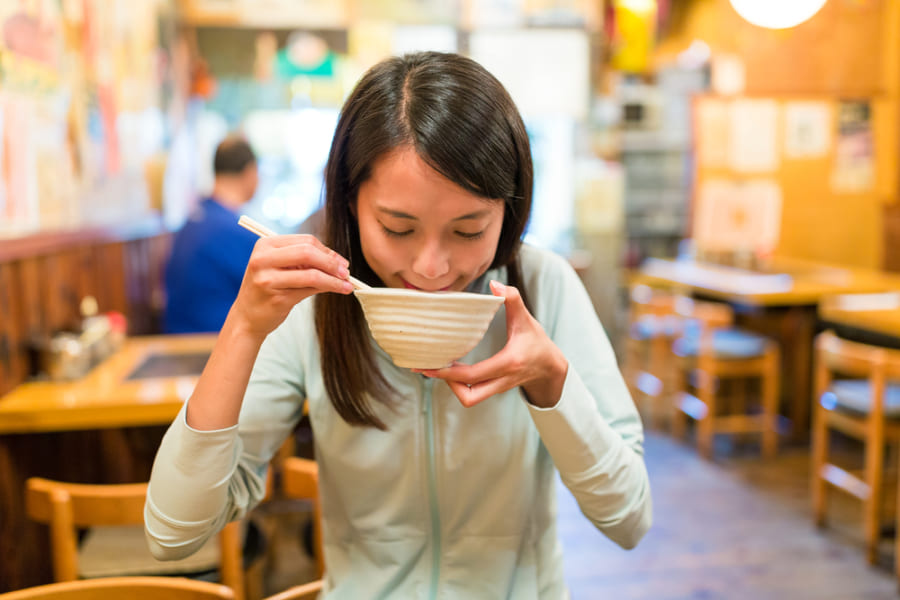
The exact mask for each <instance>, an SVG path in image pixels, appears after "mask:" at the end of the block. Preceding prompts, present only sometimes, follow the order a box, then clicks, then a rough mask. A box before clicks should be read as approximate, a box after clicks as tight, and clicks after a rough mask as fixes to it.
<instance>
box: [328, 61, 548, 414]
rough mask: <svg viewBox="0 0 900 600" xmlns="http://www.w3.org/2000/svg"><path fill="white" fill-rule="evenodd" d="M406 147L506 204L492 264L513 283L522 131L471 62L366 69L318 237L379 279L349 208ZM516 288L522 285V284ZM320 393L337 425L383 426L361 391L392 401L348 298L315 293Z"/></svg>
mask: <svg viewBox="0 0 900 600" xmlns="http://www.w3.org/2000/svg"><path fill="white" fill-rule="evenodd" d="M401 147H411V148H413V149H415V151H416V154H418V155H419V157H420V158H421V159H422V160H424V161H425V162H426V163H427V164H428V165H430V166H431V167H432V168H433V169H434V170H435V171H437V172H438V173H440V174H441V175H443V176H444V177H446V178H447V179H449V180H451V181H453V182H454V183H456V184H457V185H459V186H460V187H462V188H464V189H465V190H467V191H469V192H471V193H473V194H475V195H477V196H480V197H483V198H485V199H488V200H497V199H502V201H503V202H504V204H505V210H504V216H503V225H502V230H501V233H500V239H499V241H498V244H497V250H496V253H495V255H494V261H493V263H492V264H491V268H494V267H500V266H506V267H507V272H508V281H509V283H510V285H515V286H517V287H521V286H520V283H521V279H522V278H521V273H520V269H519V265H518V250H519V246H520V243H521V237H522V233H523V232H524V230H525V225H526V224H527V222H528V216H529V214H530V212H531V193H532V179H533V177H532V163H531V150H530V147H529V143H528V134H527V132H526V130H525V125H524V123H523V122H522V117H521V116H520V115H519V111H518V110H517V109H516V106H515V104H514V103H513V101H512V99H511V98H510V96H509V94H508V93H507V91H506V89H505V88H504V87H503V86H502V85H501V84H500V82H499V81H497V79H496V78H494V76H493V75H491V74H490V73H488V71H487V70H485V69H484V67H482V66H481V65H479V64H478V63H476V62H475V61H473V60H471V59H469V58H465V57H463V56H460V55H457V54H444V53H438V52H419V53H415V54H407V55H405V56H403V57H393V58H388V59H386V60H384V61H382V62H380V63H378V64H377V65H375V66H374V67H372V68H371V69H370V70H369V71H368V72H367V73H366V74H365V75H363V77H362V79H361V80H360V81H359V83H358V84H357V85H356V87H355V89H354V90H353V92H352V93H351V94H350V97H349V98H348V99H347V101H346V102H345V103H344V107H343V109H342V111H341V115H340V119H339V120H338V124H337V129H336V131H335V134H334V140H333V141H332V144H331V151H330V154H329V156H328V164H327V166H326V169H325V230H324V238H325V239H324V242H325V243H326V244H327V245H328V246H330V247H331V248H333V249H334V250H335V251H337V252H338V253H340V254H342V255H343V256H346V257H347V258H348V259H349V260H350V270H351V273H352V274H353V275H354V276H356V277H358V278H359V279H362V280H363V281H365V282H367V283H369V284H371V285H384V284H383V283H382V282H381V281H380V280H379V278H378V276H377V275H376V274H375V273H374V272H373V271H372V269H371V268H370V267H369V265H368V263H367V262H366V260H365V258H363V253H362V248H361V247H360V241H359V228H358V224H357V222H356V219H355V217H354V216H353V214H352V213H351V207H352V206H353V205H354V204H355V202H356V198H357V193H358V192H359V188H360V186H361V185H362V183H363V182H364V181H366V180H367V179H368V178H369V177H370V176H371V174H372V168H373V165H374V164H375V162H376V161H377V160H378V159H379V158H380V157H382V156H384V155H385V154H387V153H388V152H391V151H392V150H394V149H396V148H401ZM522 292H523V293H524V290H522ZM315 302H316V306H315V313H316V332H317V334H318V338H319V349H320V352H321V355H322V356H321V360H322V371H323V378H324V382H325V389H326V391H327V393H328V395H329V397H330V398H331V402H332V404H333V405H334V408H335V410H337V412H338V413H339V414H340V415H341V416H342V417H343V418H344V420H345V421H347V422H348V423H351V424H356V425H368V426H375V427H378V428H379V429H385V428H386V427H385V424H384V423H383V422H382V421H381V420H380V419H379V418H378V417H377V416H376V414H375V412H374V411H373V409H372V406H371V405H370V401H369V400H368V398H367V396H371V397H372V398H374V399H375V400H377V401H379V402H381V403H383V404H386V405H389V406H390V405H391V404H392V398H391V394H392V392H393V391H394V390H393V389H392V388H391V385H390V384H389V382H388V381H387V379H386V378H385V377H384V375H383V374H382V373H381V372H380V371H379V369H378V367H377V363H376V362H375V354H374V352H373V349H372V342H371V339H370V337H369V334H368V329H367V327H366V322H365V317H364V316H363V313H362V309H361V308H360V306H359V303H358V301H357V300H356V298H354V297H352V296H343V295H340V294H320V295H318V296H316V299H315Z"/></svg>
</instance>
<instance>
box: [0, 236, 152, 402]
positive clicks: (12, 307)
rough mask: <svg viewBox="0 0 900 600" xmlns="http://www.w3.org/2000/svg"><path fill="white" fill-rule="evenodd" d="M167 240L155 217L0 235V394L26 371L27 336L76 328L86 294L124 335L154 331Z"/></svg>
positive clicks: (35, 336)
mask: <svg viewBox="0 0 900 600" xmlns="http://www.w3.org/2000/svg"><path fill="white" fill-rule="evenodd" d="M169 243H170V235H169V234H168V233H167V232H166V231H164V230H163V228H162V227H161V225H160V224H159V223H158V222H156V221H155V220H153V221H150V222H141V223H136V224H132V225H129V226H128V227H127V228H125V227H122V228H104V229H90V230H82V231H76V232H67V233H61V234H54V233H42V234H36V235H33V236H28V237H24V238H18V239H15V240H6V241H0V395H2V394H4V393H6V392H8V391H9V390H11V389H12V388H13V387H15V386H16V385H18V384H19V383H21V382H23V381H25V380H26V379H27V378H28V376H29V370H30V367H31V364H30V363H31V362H32V361H31V360H30V357H29V348H30V346H31V341H32V340H34V339H37V338H41V337H44V336H49V335H52V334H53V333H54V332H57V331H60V330H70V331H71V330H74V331H77V328H78V325H79V322H80V319H81V315H80V311H79V306H80V302H81V299H82V298H84V297H85V296H88V295H90V296H94V297H95V298H96V299H97V303H98V306H99V310H100V312H107V311H119V312H121V313H123V314H124V315H125V316H126V318H127V319H128V333H129V334H130V335H141V334H153V333H159V332H160V320H159V319H160V316H161V312H162V309H163V307H164V301H165V297H164V290H163V281H162V273H163V266H164V264H165V260H166V258H167V256H168V252H169Z"/></svg>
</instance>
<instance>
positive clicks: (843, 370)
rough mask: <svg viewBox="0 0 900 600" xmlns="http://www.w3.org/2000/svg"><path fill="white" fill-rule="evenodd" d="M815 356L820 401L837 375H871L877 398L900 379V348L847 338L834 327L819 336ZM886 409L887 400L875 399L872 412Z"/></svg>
mask: <svg viewBox="0 0 900 600" xmlns="http://www.w3.org/2000/svg"><path fill="white" fill-rule="evenodd" d="M815 360H816V373H815V385H816V391H815V394H816V401H817V402H818V401H819V399H820V398H821V397H822V394H823V393H824V392H825V390H826V389H827V388H828V387H829V385H830V384H831V380H832V379H833V378H834V376H835V375H843V376H850V377H856V378H867V379H868V380H869V382H870V385H871V388H872V397H873V398H884V392H885V387H886V385H887V382H888V381H890V380H898V379H900V350H893V349H889V348H884V347H882V346H875V345H872V344H864V343H861V342H852V341H850V340H845V339H843V338H840V337H838V336H837V335H836V334H835V333H834V332H833V331H831V330H828V331H824V332H822V333H820V334H819V335H818V336H816V340H815ZM883 410H884V405H883V402H873V403H872V411H871V413H870V414H871V416H873V417H876V418H877V417H880V416H881V415H882V414H883Z"/></svg>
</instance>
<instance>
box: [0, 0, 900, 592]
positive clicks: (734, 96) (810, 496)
mask: <svg viewBox="0 0 900 600" xmlns="http://www.w3.org/2000/svg"><path fill="white" fill-rule="evenodd" d="M0 22H2V26H0V598H3V597H4V594H5V593H12V592H16V591H17V590H18V591H20V592H19V593H21V592H22V591H24V590H28V589H30V588H35V587H38V586H44V585H47V584H51V583H54V582H75V581H78V582H79V583H82V582H87V581H90V582H93V584H94V585H98V586H103V585H106V586H107V587H106V588H102V587H97V588H96V589H95V592H94V593H95V594H99V595H93V596H87V595H85V596H71V598H80V597H85V598H87V597H91V598H94V597H111V598H113V597H115V598H139V597H140V598H142V597H148V598H150V597H172V598H178V597H181V596H177V595H175V594H176V593H181V592H176V591H175V589H174V588H172V589H168V588H166V587H164V586H166V585H168V584H167V581H168V579H169V577H171V576H173V575H184V574H186V573H192V574H194V573H202V575H200V576H198V577H197V578H196V580H192V582H193V583H192V584H193V585H196V586H197V588H196V590H194V592H193V593H195V594H196V595H191V596H188V595H185V596H184V597H185V598H188V597H190V598H207V597H209V598H212V597H216V598H239V599H247V600H262V599H271V600H274V599H275V598H277V599H279V600H287V599H288V598H295V599H299V598H314V597H316V594H318V592H319V590H320V589H321V588H320V587H319V586H320V584H319V583H317V581H318V580H320V579H321V577H322V576H323V573H325V572H327V565H325V564H324V557H323V555H322V550H321V537H320V534H321V530H320V528H319V520H320V519H321V514H320V510H321V507H320V505H319V497H318V491H317V481H318V480H317V470H316V463H315V457H314V453H313V452H312V448H313V440H314V432H313V431H312V428H311V427H310V424H309V421H308V419H304V420H302V421H301V423H300V425H299V426H298V427H297V429H296V431H295V432H294V434H293V436H292V437H291V438H290V439H289V440H288V442H287V443H285V445H284V446H283V447H282V449H281V451H280V452H279V453H278V455H277V456H276V457H275V459H273V461H272V465H271V469H270V472H271V473H270V475H271V476H270V479H269V481H270V486H271V489H270V490H269V492H268V495H267V497H266V499H265V500H264V501H263V502H262V503H261V504H260V506H258V507H257V508H256V509H254V511H252V512H251V514H250V515H249V516H247V517H246V518H245V519H243V520H242V521H236V522H233V523H231V524H229V525H228V526H226V528H225V529H223V530H222V531H221V532H220V533H219V535H218V536H216V538H215V540H213V542H214V543H212V544H210V545H209V547H208V548H207V547H204V551H201V552H199V553H198V554H197V555H195V556H194V557H192V559H191V560H192V561H193V562H191V563H189V564H185V565H181V566H180V567H179V568H180V570H179V571H172V570H171V565H169V564H167V563H161V562H157V561H154V560H153V559H152V557H150V555H149V553H148V551H147V550H146V547H145V544H144V541H143V539H144V538H143V535H144V534H143V529H142V522H143V503H144V498H145V494H146V484H147V481H148V479H149V476H150V467H151V465H152V461H153V458H154V456H155V453H156V450H157V448H158V446H159V443H160V440H161V439H162V435H163V434H164V432H165V431H166V428H167V426H168V425H169V423H171V421H172V420H173V418H174V417H175V415H176V414H178V412H179V410H180V409H181V407H182V405H183V404H184V402H185V400H187V398H188V397H189V396H190V394H191V392H192V391H193V389H194V385H195V384H196V381H197V378H198V376H199V374H200V372H201V371H202V369H203V366H204V364H205V363H206V360H207V358H208V357H209V354H210V351H211V348H212V346H213V343H214V342H215V339H216V336H215V334H214V333H198V334H177V335H176V334H168V333H166V331H165V328H164V313H165V309H166V303H167V297H166V296H167V294H166V287H165V277H164V273H165V267H166V263H167V261H168V259H169V256H170V252H171V247H172V239H173V235H174V234H175V233H176V232H177V231H178V230H179V229H180V228H181V226H182V225H183V224H184V223H185V221H186V219H187V218H188V216H189V215H190V214H191V211H192V210H193V209H194V207H195V206H196V204H197V202H198V199H200V198H202V197H203V196H204V195H206V194H208V193H209V191H210V189H211V187H212V185H213V177H214V175H213V170H212V163H213V155H214V153H215V149H216V147H217V145H218V144H219V142H221V141H222V140H223V139H224V138H225V137H226V136H228V135H230V134H233V133H234V132H239V133H240V134H241V135H242V136H244V137H245V138H246V139H247V141H249V143H250V144H251V146H252V147H253V150H254V151H255V153H256V156H257V162H258V169H259V185H258V188H257V190H256V193H255V195H254V196H253V198H252V200H251V201H250V202H249V203H248V204H247V205H246V206H245V207H244V208H243V210H242V212H243V213H246V214H247V215H249V216H250V217H252V218H253V219H254V220H256V221H257V222H259V223H261V224H263V225H264V226H265V227H266V228H268V229H271V230H272V231H273V232H275V233H278V234H287V233H295V232H299V231H304V230H305V228H306V227H308V224H309V223H310V220H311V219H315V217H316V214H317V211H318V210H319V209H320V207H321V205H322V200H323V198H324V194H323V173H324V168H325V164H326V160H327V158H328V152H329V148H330V145H331V139H332V135H333V133H334V128H335V125H336V123H337V119H338V116H339V111H340V107H341V104H342V102H343V101H344V99H345V98H346V97H347V95H348V94H349V93H350V91H351V90H352V89H353V86H354V85H355V83H356V82H357V81H358V79H359V77H360V76H361V75H362V73H364V72H365V71H366V69H367V68H368V67H369V66H371V65H373V64H374V63H376V62H377V61H379V60H381V59H382V58H384V57H386V56H390V55H399V54H403V53H405V52H409V51H416V50H437V51H445V52H458V53H460V54H464V55H466V56H469V57H471V58H473V59H475V60H476V61H478V62H480V63H481V64H482V65H484V66H485V67H486V68H487V69H488V70H489V71H490V72H491V73H493V74H494V75H495V76H496V77H497V78H498V79H499V80H500V81H501V82H502V83H503V84H504V86H505V87H506V88H507V90H509V92H510V94H511V95H512V97H513V99H514V100H515V102H516V104H517V106H518V108H519V110H520V112H521V113H522V116H523V118H524V121H525V124H526V127H527V130H528V135H529V139H530V142H531V151H532V157H533V160H534V167H535V180H534V199H533V202H534V204H533V209H532V215H531V219H530V222H529V225H528V228H527V230H526V233H525V237H524V240H525V242H526V243H529V244H532V245H535V246H540V247H543V248H547V249H550V250H552V251H554V252H556V253H558V254H559V255H561V256H563V257H565V258H566V259H567V260H568V262H569V264H570V265H571V266H572V267H573V268H574V270H575V271H576V272H577V274H578V275H579V277H580V278H581V281H582V282H583V284H584V286H585V288H586V289H587V292H588V294H589V296H590V299H591V301H592V302H593V305H594V308H595V310H596V313H597V315H598V316H599V318H600V321H601V322H602V324H603V326H604V328H605V330H606V332H607V334H608V336H609V338H610V341H611V342H612V345H613V347H614V349H615V353H616V357H617V359H618V361H619V366H620V368H621V371H622V373H623V375H624V377H625V380H626V383H627V385H628V388H629V390H630V391H631V395H632V397H633V400H634V403H635V405H636V407H637V409H638V410H639V412H640V415H641V417H642V421H643V426H644V436H645V440H644V450H645V461H646V464H647V469H648V472H649V475H650V484H651V489H652V495H653V504H654V523H653V526H652V528H651V529H650V531H649V532H648V533H647V535H646V537H645V538H644V539H643V540H642V541H641V543H640V544H639V545H638V546H637V547H636V548H635V549H633V550H628V551H626V550H622V549H621V548H619V547H618V546H616V545H615V544H613V543H611V542H610V541H609V540H607V539H605V538H604V537H603V536H602V535H601V534H600V533H598V532H597V531H596V530H595V529H594V528H593V527H592V526H591V524H590V523H589V522H588V521H587V520H586V519H585V518H584V516H582V515H581V514H580V512H579V509H578V506H577V504H576V503H575V501H574V500H573V499H572V497H571V495H570V494H569V492H568V490H567V489H566V488H565V487H564V486H563V485H562V484H561V483H560V484H559V485H558V488H559V490H558V491H559V493H558V510H559V535H560V537H561V541H562V546H563V551H564V555H565V569H566V573H565V576H566V583H567V585H568V587H569V589H570V593H571V597H572V598H573V599H575V600H580V599H593V598H614V599H649V598H654V599H660V598H665V599H681V598H684V599H687V598H697V599H701V598H702V599H716V598H727V599H731V598H767V599H769V598H773V599H774V598H784V599H792V600H793V599H803V598H810V599H811V598H817V599H819V598H834V599H856V598H867V599H875V598H894V597H896V596H897V595H898V582H900V537H898V536H897V535H896V532H897V525H896V523H897V515H898V509H897V503H898V500H900V494H898V493H897V490H898V482H900V480H898V477H897V475H898V466H900V453H898V452H897V451H898V450H900V2H896V1H895V0H791V1H783V0H782V1H778V0H453V1H443V0H379V1H366V0H5V1H0ZM813 117H815V118H813ZM764 134H765V135H764ZM235 226H236V227H237V223H235ZM125 484H127V485H125ZM104 536H105V537H104ZM132 542H134V543H132ZM143 575H147V576H151V575H152V576H153V578H152V579H146V578H142V579H137V576H143ZM167 575H168V576H169V577H166V576H167ZM120 577H129V579H130V581H131V582H130V583H129V581H125V582H124V583H122V585H123V586H126V587H121V588H117V587H115V585H114V584H116V582H117V581H118V579H117V578H120ZM111 578H112V579H111ZM204 579H205V582H204V583H196V581H200V580H204ZM210 581H212V582H217V583H219V584H221V585H219V586H214V588H215V589H213V588H203V587H202V586H207V585H208V582H210ZM128 585H133V586H135V587H133V588H129V587H127V586H128ZM181 585H183V586H184V587H187V586H188V584H181ZM209 585H211V584H209ZM139 586H145V588H146V589H145V588H141V590H142V591H141V592H140V593H142V594H144V595H139V593H138V587H139ZM223 586H224V587H223ZM201 588H202V589H201ZM96 590H100V591H99V592H98V591H96ZM104 590H105V591H104ZM148 590H149V591H148ZM182 591H183V590H182ZM203 594H209V595H203ZM216 594H218V595H216ZM25 597H28V598H31V597H35V598H37V597H43V596H37V595H35V596H21V598H25ZM48 597H49V596H48ZM66 597H69V596H66ZM15 598H19V596H13V597H11V598H10V600H14V599H15Z"/></svg>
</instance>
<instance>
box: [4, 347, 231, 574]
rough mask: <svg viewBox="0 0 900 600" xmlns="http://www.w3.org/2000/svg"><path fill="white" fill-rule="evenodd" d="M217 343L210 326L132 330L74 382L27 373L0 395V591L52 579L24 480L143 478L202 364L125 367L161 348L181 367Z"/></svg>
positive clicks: (43, 530)
mask: <svg viewBox="0 0 900 600" xmlns="http://www.w3.org/2000/svg"><path fill="white" fill-rule="evenodd" d="M214 343H215V336H214V335H186V336H157V337H144V338H130V339H128V340H126V341H125V343H124V344H123V346H122V348H121V349H119V350H118V351H117V352H116V353H115V354H113V355H112V356H110V357H109V358H107V359H106V360H105V361H103V362H102V363H100V364H99V365H97V366H96V367H94V369H93V370H91V372H90V373H88V374H87V375H86V376H84V377H83V378H81V379H79V380H77V381H72V382H58V383H57V382H29V383H25V384H22V385H20V386H18V387H17V388H15V389H13V390H12V391H11V392H9V393H8V394H7V395H5V396H3V397H0V592H3V591H9V590H12V589H18V588H22V587H26V586H31V585H38V584H41V583H48V582H49V581H50V580H51V578H52V574H51V572H50V561H49V550H48V548H49V547H48V544H47V535H48V533H47V530H46V528H45V527H42V526H38V525H35V524H33V523H31V522H30V521H28V519H27V518H26V516H25V509H24V498H23V493H22V492H23V490H24V482H25V480H26V479H27V478H28V477H32V476H41V477H50V478H56V479H64V480H68V481H78V482H83V483H113V482H119V483H125V482H131V481H146V480H147V479H148V478H149V475H150V471H149V467H150V464H151V463H152V459H153V456H154V455H155V453H156V447H157V445H158V443H159V439H160V437H161V435H162V432H163V431H164V430H165V427H166V426H167V425H168V424H169V423H171V422H172V419H173V418H174V417H175V416H176V415H177V414H178V411H179V410H180V409H181V407H182V405H183V404H184V401H185V400H186V399H187V398H188V397H189V396H190V394H191V392H192V391H193V389H194V385H195V384H196V381H197V376H198V375H199V371H197V370H196V369H194V371H195V372H194V373H186V374H180V375H175V376H171V375H166V374H165V373H156V374H153V373H151V374H150V376H148V377H142V378H139V379H129V376H130V375H131V374H132V373H133V372H134V371H135V370H136V369H137V368H139V367H141V366H142V365H143V366H145V367H146V366H148V363H147V361H148V360H155V359H157V358H159V357H166V358H170V357H174V358H175V359H176V360H175V363H174V366H175V367H176V369H175V370H176V371H177V370H179V369H178V368H177V367H178V366H179V364H180V363H184V362H187V361H188V359H190V360H191V362H193V363H197V362H198V358H201V359H202V358H203V357H204V356H205V355H208V353H209V352H210V351H211V350H212V346H213V344H214ZM171 366H172V365H170V368H171Z"/></svg>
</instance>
